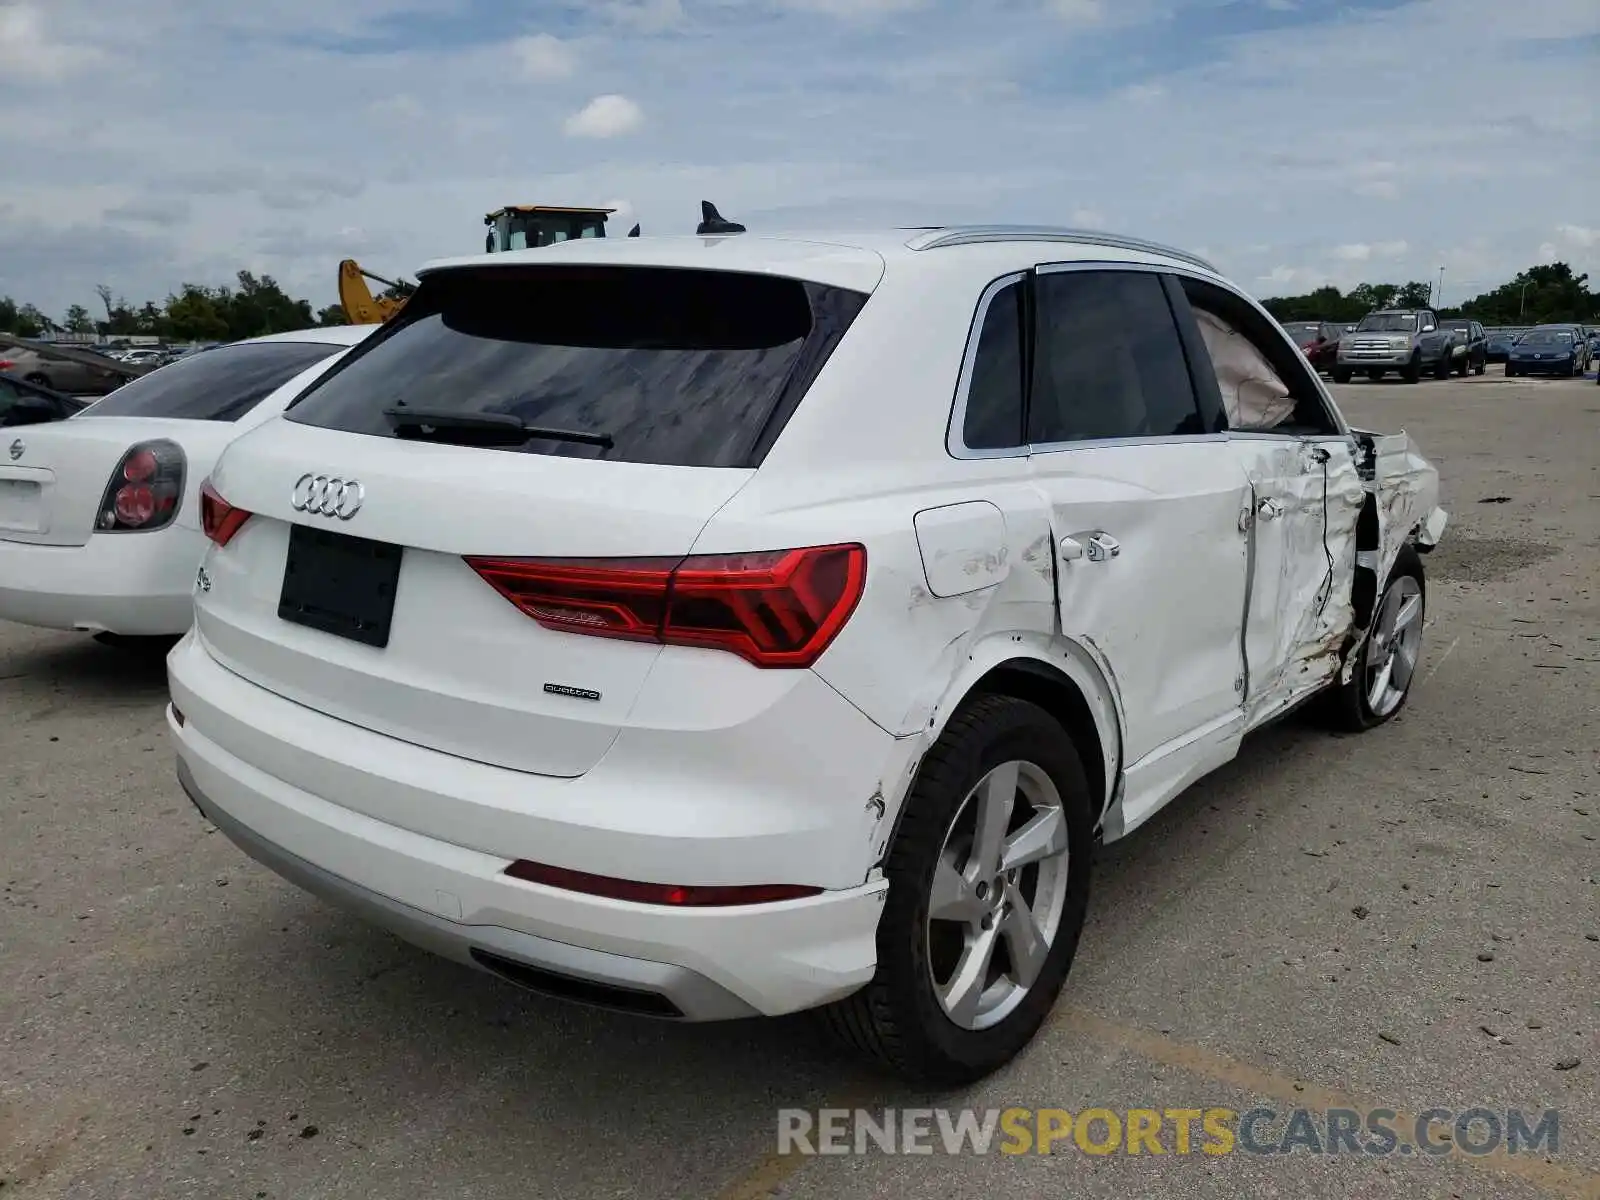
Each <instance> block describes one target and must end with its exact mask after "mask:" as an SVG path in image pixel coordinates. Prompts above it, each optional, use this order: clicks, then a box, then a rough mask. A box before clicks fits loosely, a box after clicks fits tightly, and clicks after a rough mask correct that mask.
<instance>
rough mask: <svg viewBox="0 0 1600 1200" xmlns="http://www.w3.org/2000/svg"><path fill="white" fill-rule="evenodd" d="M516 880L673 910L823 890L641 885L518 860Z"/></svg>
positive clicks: (774, 900) (773, 900) (776, 900)
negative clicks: (665, 906) (656, 905)
mask: <svg viewBox="0 0 1600 1200" xmlns="http://www.w3.org/2000/svg"><path fill="white" fill-rule="evenodd" d="M505 873H506V874H507V875H509V876H511V878H513V879H521V880H524V881H525V882H527V883H540V884H543V885H544V886H545V887H553V888H560V889H562V890H563V891H568V892H582V893H584V894H585V895H589V896H604V897H606V898H607V899H610V900H627V901H631V902H632V903H634V904H664V905H668V906H669V907H672V908H728V907H733V906H735V905H740V904H780V903H782V902H783V901H785V900H804V899H805V898H806V897H808V896H820V895H821V894H822V889H821V888H819V887H810V886H807V885H805V884H798V883H752V884H732V885H722V884H713V885H709V886H700V885H694V884H681V883H638V882H635V881H634V880H631V879H612V878H611V877H610V876H608V875H591V874H589V873H588V872H587V871H569V870H567V869H566V868H565V867H547V866H545V865H544V864H543V863H536V862H528V861H527V860H526V859H518V860H517V861H516V862H514V863H512V864H511V865H510V866H509V867H507V868H506V870H505Z"/></svg>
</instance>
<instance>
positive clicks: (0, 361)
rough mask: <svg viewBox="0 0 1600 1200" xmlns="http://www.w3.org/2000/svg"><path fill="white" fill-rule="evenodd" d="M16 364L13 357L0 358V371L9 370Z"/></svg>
mask: <svg viewBox="0 0 1600 1200" xmlns="http://www.w3.org/2000/svg"><path fill="white" fill-rule="evenodd" d="M16 365H17V363H16V360H15V359H12V358H0V371H9V370H11V368H12V367H14V366H16Z"/></svg>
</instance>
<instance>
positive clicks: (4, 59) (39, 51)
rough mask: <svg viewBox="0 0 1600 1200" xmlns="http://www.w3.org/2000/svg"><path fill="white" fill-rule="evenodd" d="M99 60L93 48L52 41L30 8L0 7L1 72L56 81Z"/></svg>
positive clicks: (31, 7)
mask: <svg viewBox="0 0 1600 1200" xmlns="http://www.w3.org/2000/svg"><path fill="white" fill-rule="evenodd" d="M99 58H100V51H99V50H98V49H96V48H95V47H93V46H87V45H82V46H80V45H76V44H73V43H71V42H65V41H58V40H56V39H54V38H52V37H51V36H50V34H49V31H48V30H47V29H46V28H45V23H44V16H43V14H42V13H41V11H40V10H39V9H38V8H36V7H34V6H33V5H32V4H0V70H3V71H5V72H9V73H10V74H12V75H17V76H21V77H22V78H23V79H35V80H57V79H62V78H65V77H66V76H68V75H70V74H72V73H73V72H75V71H78V70H80V69H82V68H84V67H88V66H90V65H92V64H94V63H95V62H96V61H97V60H98V59H99Z"/></svg>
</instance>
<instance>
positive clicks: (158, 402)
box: [80, 342, 344, 421]
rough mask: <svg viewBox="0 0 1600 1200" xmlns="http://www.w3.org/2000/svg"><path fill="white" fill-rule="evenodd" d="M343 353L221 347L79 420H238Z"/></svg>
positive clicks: (144, 380) (323, 347) (294, 345)
mask: <svg viewBox="0 0 1600 1200" xmlns="http://www.w3.org/2000/svg"><path fill="white" fill-rule="evenodd" d="M342 349H344V347H343V346H336V345H330V344H328V343H326V342H248V343H242V344H238V345H233V346H219V347H217V349H215V350H207V351H206V352H205V353H204V354H194V355H191V356H189V357H188V358H185V359H180V360H179V361H178V362H175V363H173V364H172V365H171V366H167V367H162V368H160V369H159V370H156V371H152V372H150V374H148V375H145V376H142V377H140V378H138V379H135V380H132V381H131V382H129V383H125V384H123V385H122V386H121V387H120V388H118V389H117V390H116V391H114V392H112V393H111V394H110V395H109V396H107V397H106V398H105V399H104V400H101V401H100V402H99V403H98V404H96V405H94V406H93V407H91V408H86V409H84V411H83V412H82V413H81V414H80V415H81V416H84V417H174V418H178V419H182V420H188V421H237V420H238V419H239V418H240V417H242V416H244V414H245V413H247V412H249V411H250V410H251V409H252V408H254V407H255V406H256V405H257V404H260V403H261V401H263V400H265V399H266V398H267V397H268V396H269V395H271V394H272V393H273V392H275V391H277V390H278V389H279V388H280V387H282V386H283V385H284V384H286V383H288V382H289V380H291V379H293V378H294V377H295V376H296V375H298V374H300V372H302V371H304V370H306V369H307V368H308V367H312V366H314V365H316V364H317V363H319V362H321V361H322V360H323V359H326V358H331V357H332V356H333V355H335V354H337V353H338V352H339V351H340V350H342Z"/></svg>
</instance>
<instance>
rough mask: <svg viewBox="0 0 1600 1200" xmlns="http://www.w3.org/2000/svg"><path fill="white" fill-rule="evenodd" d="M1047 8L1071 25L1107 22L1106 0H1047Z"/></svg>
mask: <svg viewBox="0 0 1600 1200" xmlns="http://www.w3.org/2000/svg"><path fill="white" fill-rule="evenodd" d="M1045 7H1046V8H1047V9H1048V10H1049V11H1050V12H1051V13H1052V14H1053V15H1054V16H1056V17H1059V18H1060V19H1061V20H1063V21H1066V22H1067V23H1068V24H1070V25H1096V24H1099V23H1100V22H1101V21H1103V20H1105V17H1106V6H1105V0H1046V2H1045Z"/></svg>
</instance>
